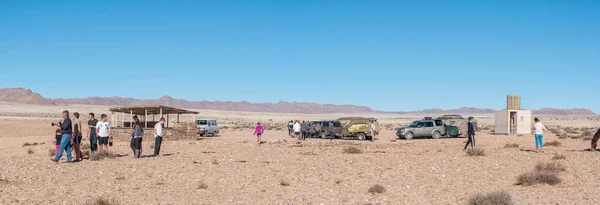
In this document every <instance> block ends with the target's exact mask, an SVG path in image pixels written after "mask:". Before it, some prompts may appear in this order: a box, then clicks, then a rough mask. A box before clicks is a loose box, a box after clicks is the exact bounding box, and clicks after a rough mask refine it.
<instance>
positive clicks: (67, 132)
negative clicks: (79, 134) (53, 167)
mask: <svg viewBox="0 0 600 205" xmlns="http://www.w3.org/2000/svg"><path fill="white" fill-rule="evenodd" d="M62 117H63V122H62V124H60V123H59V125H57V127H59V128H60V133H61V134H62V137H61V139H60V147H59V150H58V153H57V154H56V157H55V158H54V159H52V161H54V162H58V161H60V157H61V156H62V153H63V151H66V152H67V162H69V163H70V162H73V159H72V158H71V137H73V125H72V123H71V119H70V118H69V111H68V110H65V111H63V112H62Z"/></svg>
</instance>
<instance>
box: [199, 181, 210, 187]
mask: <svg viewBox="0 0 600 205" xmlns="http://www.w3.org/2000/svg"><path fill="white" fill-rule="evenodd" d="M198 189H208V184H206V182H204V181H202V180H200V181H199V182H198Z"/></svg>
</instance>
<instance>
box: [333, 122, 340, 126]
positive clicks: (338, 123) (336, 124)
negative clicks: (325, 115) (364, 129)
mask: <svg viewBox="0 0 600 205" xmlns="http://www.w3.org/2000/svg"><path fill="white" fill-rule="evenodd" d="M333 126H334V127H342V123H341V122H333Z"/></svg>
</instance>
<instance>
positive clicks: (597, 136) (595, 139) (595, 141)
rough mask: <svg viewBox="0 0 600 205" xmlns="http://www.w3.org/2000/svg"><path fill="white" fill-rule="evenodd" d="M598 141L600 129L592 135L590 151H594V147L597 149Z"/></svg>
mask: <svg viewBox="0 0 600 205" xmlns="http://www.w3.org/2000/svg"><path fill="white" fill-rule="evenodd" d="M598 139H600V129H598V131H596V134H594V138H592V147H591V148H592V151H596V147H598Z"/></svg>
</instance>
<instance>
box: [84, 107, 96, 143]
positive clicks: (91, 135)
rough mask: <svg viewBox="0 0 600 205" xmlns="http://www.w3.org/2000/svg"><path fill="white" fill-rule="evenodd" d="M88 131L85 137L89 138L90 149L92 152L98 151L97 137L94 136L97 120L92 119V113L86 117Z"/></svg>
mask: <svg viewBox="0 0 600 205" xmlns="http://www.w3.org/2000/svg"><path fill="white" fill-rule="evenodd" d="M88 119H89V120H88V131H87V134H86V135H85V136H88V137H89V138H90V149H91V150H92V152H95V151H98V136H97V135H96V124H98V120H97V119H95V118H94V113H91V112H90V114H89V115H88Z"/></svg>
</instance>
